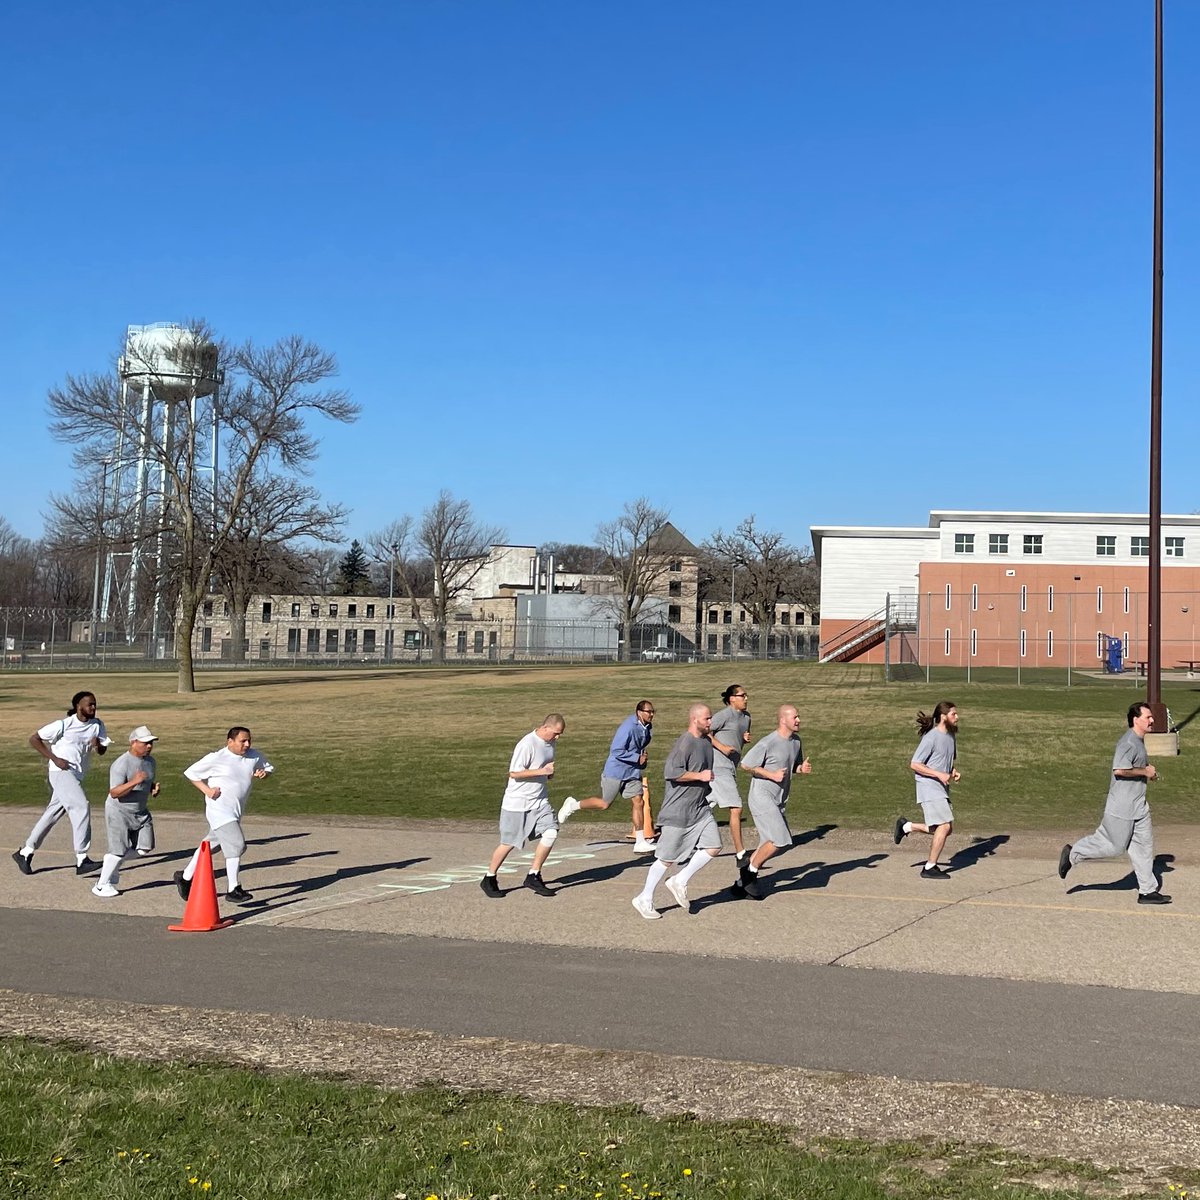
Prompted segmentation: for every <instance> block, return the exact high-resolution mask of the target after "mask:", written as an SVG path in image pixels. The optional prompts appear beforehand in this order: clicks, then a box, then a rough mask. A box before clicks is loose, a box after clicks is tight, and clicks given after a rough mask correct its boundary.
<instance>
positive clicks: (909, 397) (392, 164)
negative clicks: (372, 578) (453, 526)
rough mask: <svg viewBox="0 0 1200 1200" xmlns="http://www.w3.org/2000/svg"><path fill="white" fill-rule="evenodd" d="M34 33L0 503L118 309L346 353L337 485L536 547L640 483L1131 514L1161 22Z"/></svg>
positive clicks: (677, 515) (1199, 232) (318, 475)
mask: <svg viewBox="0 0 1200 1200" xmlns="http://www.w3.org/2000/svg"><path fill="white" fill-rule="evenodd" d="M1167 10H1168V11H1167V30H1166V32H1167V75H1166V99H1167V124H1166V129H1167V169H1166V182H1167V225H1166V230H1167V237H1166V255H1167V258H1166V262H1167V270H1166V309H1165V311H1166V322H1165V344H1166V353H1165V372H1164V428H1165V440H1166V453H1165V459H1164V493H1163V505H1164V509H1165V510H1166V511H1167V512H1188V511H1192V510H1193V509H1196V508H1200V489H1198V488H1196V487H1194V486H1193V483H1192V478H1193V474H1194V471H1193V467H1192V461H1193V459H1194V456H1195V448H1196V446H1197V443H1198V441H1200V437H1198V435H1200V428H1198V426H1200V415H1198V414H1197V405H1196V403H1195V393H1196V385H1197V374H1198V366H1200V364H1198V361H1197V339H1196V336H1195V332H1194V331H1195V329H1196V326H1197V321H1198V319H1200V285H1198V282H1197V281H1198V279H1200V272H1198V269H1197V268H1198V266H1200V228H1198V226H1200V216H1197V213H1198V212H1200V205H1198V204H1197V198H1198V197H1200V179H1198V175H1200V153H1198V150H1200V146H1198V145H1197V129H1196V121H1195V114H1196V113H1197V112H1198V111H1200V96H1198V95H1197V92H1198V91H1200V71H1197V70H1196V69H1195V64H1196V61H1197V58H1198V57H1200V6H1195V5H1184V4H1179V3H1172V2H1171V0H1168V3H1167ZM7 11H8V14H9V15H8V17H7V19H6V21H5V32H6V34H7V36H6V38H5V42H6V46H7V53H6V55H5V59H6V61H5V63H4V70H3V72H0V96H2V97H3V101H4V109H5V111H6V112H7V113H8V114H9V116H10V119H9V121H8V123H7V136H6V138H5V151H4V164H3V166H4V185H3V191H2V194H0V218H2V222H3V225H2V227H3V234H2V235H0V269H2V270H3V276H4V279H5V287H4V288H3V293H2V299H0V304H2V305H3V308H2V311H0V346H2V349H3V352H4V360H5V364H6V369H5V371H4V376H3V382H0V401H2V408H3V414H4V425H3V428H4V443H5V450H6V452H5V454H4V464H5V469H4V472H3V475H2V477H0V512H2V513H3V514H4V515H5V516H6V517H7V518H8V519H9V520H10V522H12V524H13V525H15V526H16V528H17V529H18V530H19V531H20V532H22V533H25V534H27V535H30V536H36V535H38V534H39V533H40V532H41V528H42V523H41V513H42V512H43V511H44V510H45V507H46V498H47V495H48V493H49V492H50V491H52V490H66V489H67V488H69V487H70V485H71V475H70V466H69V448H67V447H63V446H60V445H57V444H55V443H54V442H53V441H52V440H51V439H50V438H49V436H48V435H47V434H46V433H45V432H44V425H45V420H44V418H43V417H42V415H41V414H42V413H43V412H44V405H45V395H46V391H47V389H48V388H49V387H50V386H51V385H53V384H54V383H56V382H58V381H61V380H62V379H63V377H64V376H65V375H66V374H67V373H68V372H72V373H76V372H86V371H91V370H100V369H103V368H104V367H106V365H107V364H108V363H109V362H110V361H111V360H112V359H113V357H114V355H115V353H116V351H117V349H118V347H119V344H120V340H121V337H122V334H123V331H124V329H125V326H126V325H128V324H143V323H150V322H154V321H171V320H186V319H189V318H193V317H204V318H206V319H207V320H209V321H210V322H212V323H213V324H214V325H215V326H216V327H217V328H218V329H219V330H220V331H221V332H222V333H223V334H224V335H225V336H227V337H229V338H231V339H233V340H240V339H242V338H246V337H252V338H254V339H256V340H258V341H269V340H273V339H274V338H277V337H279V336H282V335H285V334H289V333H293V332H298V333H302V334H304V335H306V336H308V337H310V338H312V339H314V340H315V341H317V342H319V343H320V344H321V345H322V346H324V347H325V348H327V349H329V350H331V351H333V352H334V353H335V354H336V355H337V357H338V359H339V362H340V365H341V380H340V382H341V383H342V385H343V386H345V387H346V388H348V389H349V391H350V392H351V394H352V395H353V396H354V398H355V399H356V400H357V401H358V402H359V403H360V404H361V405H362V407H363V414H362V417H361V418H360V420H359V422H358V423H357V424H356V425H354V426H351V427H348V428H342V427H327V428H325V429H323V430H321V431H320V432H321V433H322V435H323V442H322V454H321V459H320V462H319V464H318V466H317V469H316V471H315V473H314V481H315V482H316V484H317V485H318V486H319V487H320V488H321V489H322V491H323V493H324V494H325V496H326V497H327V498H328V499H330V500H337V501H340V502H342V503H344V504H346V505H348V506H350V508H351V509H352V516H351V521H350V525H349V528H348V536H362V535H364V534H366V533H367V532H369V531H370V530H372V529H374V528H377V527H379V526H380V525H382V524H384V523H385V522H386V521H387V520H389V519H391V518H394V517H397V516H399V515H401V514H402V513H405V512H417V511H419V510H420V509H421V508H422V507H424V506H425V505H426V504H428V503H429V501H430V500H432V499H433V498H434V496H435V495H436V494H437V492H438V490H439V489H441V488H443V487H445V488H449V489H450V490H451V491H453V492H454V493H455V494H456V495H458V496H463V497H466V498H468V499H469V500H470V501H471V502H472V504H473V505H474V506H475V508H476V511H477V512H478V514H479V515H480V516H481V517H482V518H484V519H485V520H487V521H488V522H491V523H496V524H499V525H501V526H503V527H504V528H505V529H506V530H507V533H508V535H509V537H510V538H511V540H513V541H517V542H542V541H547V540H562V541H588V540H590V539H591V536H592V533H593V531H594V529H595V526H596V524H597V523H598V522H599V521H601V520H605V519H608V518H610V517H612V516H614V515H615V514H616V513H617V512H619V511H620V508H621V505H622V504H623V503H624V502H625V501H626V500H629V499H632V498H633V497H636V496H638V495H642V494H645V495H647V496H648V497H649V498H650V499H651V500H652V501H654V502H655V503H657V504H660V505H662V506H663V507H665V508H668V509H669V510H670V511H671V514H672V518H673V519H674V520H675V522H676V524H677V525H679V526H680V528H682V529H683V530H684V531H685V532H686V533H688V534H689V535H690V536H691V537H692V538H693V539H694V540H696V541H699V540H701V539H702V538H703V537H705V536H707V535H708V534H709V533H711V531H712V530H713V529H715V528H717V527H724V528H730V527H731V526H733V525H734V524H736V522H737V521H738V520H739V519H740V518H741V517H743V516H745V515H747V514H749V513H755V514H756V515H757V516H758V519H759V522H760V524H761V525H764V526H766V527H768V528H774V529H779V530H782V531H784V532H785V533H786V534H787V535H788V536H789V537H791V538H792V539H793V540H794V541H796V542H798V543H801V544H803V543H807V542H808V540H809V534H808V529H809V526H810V525H811V524H912V523H917V524H923V523H924V522H925V521H926V519H927V515H928V511H929V510H930V509H931V508H981V509H991V508H995V509H1014V508H1015V509H1042V508H1045V509H1068V510H1099V511H1139V510H1140V511H1144V510H1145V508H1146V504H1147V498H1146V497H1147V482H1146V481H1147V468H1146V457H1147V453H1146V451H1147V439H1148V410H1149V368H1150V353H1149V345H1150V281H1151V280H1150V275H1151V272H1150V267H1151V258H1150V255H1151V217H1152V211H1151V197H1152V182H1153V180H1152V141H1151V138H1152V120H1153V3H1152V0H1142V2H1141V3H1135V2H1134V0H1091V2H1090V3H1088V4H1086V5H1084V4H1079V3H1074V2H1070V0H1003V2H998V0H980V2H978V3H971V4H963V3H961V0H956V2H955V3H941V2H933V0H930V2H922V0H913V2H912V3H908V4H897V3H895V0H863V2H861V3H859V4H856V5H833V4H829V3H825V2H822V3H815V2H810V0H788V2H780V3H776V2H774V0H772V2H763V3H749V4H739V5H734V4H730V3H711V2H708V0H690V2H687V3H683V2H678V0H655V2H653V3H646V2H643V3H636V4H635V3H627V2H623V0H545V2H534V0H530V2H527V3H519V2H515V0H470V2H468V0H410V2H406V3H387V4H383V3H381V4H357V3H339V4H337V5H334V4H332V3H329V4H316V3H302V2H301V3H288V4H283V3H275V2H268V3H254V4H245V3H243V4H240V5H236V6H235V5H233V4H228V3H224V2H222V0H214V2H213V3H209V4H206V5H204V6H201V7H199V8H197V7H195V6H183V5H164V6H158V7H154V8H146V7H145V6H140V7H139V6H117V5H108V6H96V5H87V6H84V5H82V4H77V3H73V2H67V3H60V4H58V5H55V6H49V5H41V4H37V5H35V4H30V3H24V4H18V5H17V6H16V7H15V9H14V8H11V7H10V8H9V9H8V10H7Z"/></svg>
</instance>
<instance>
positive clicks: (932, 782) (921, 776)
mask: <svg viewBox="0 0 1200 1200" xmlns="http://www.w3.org/2000/svg"><path fill="white" fill-rule="evenodd" d="M917 732H918V733H919V734H920V735H921V740H920V742H919V743H918V744H917V749H916V751H915V752H914V753H913V756H912V762H910V763H909V769H910V770H911V771H912V773H913V777H914V778H915V779H916V784H917V803H918V804H919V805H920V806H921V812H922V815H923V816H924V817H925V819H924V821H906V820H905V819H904V818H903V817H897V818H896V823H895V825H894V827H893V829H892V839H893V841H895V843H896V845H897V846H898V845H900V843H901V842H902V841H904V839H905V838H906V837H908V835H909V834H910V833H928V834H929V835H930V837H931V841H930V845H929V858H928V859H927V860H926V862H925V866H924V867H923V868H922V870H921V878H922V879H949V878H950V872H949V871H943V870H942V868H941V867H939V866H938V857H939V856H940V855H941V853H942V848H943V847H944V846H945V845H946V839H947V838H948V837H949V836H950V834H951V833H952V832H953V830H954V810H953V809H952V808H951V807H950V785H951V784H952V783H957V782H958V781H959V779H961V778H962V777H961V776H960V775H959V773H958V772H957V771H956V770H955V769H954V759H955V756H956V755H957V753H958V706H957V705H956V704H954V703H953V702H952V701H950V700H939V701H938V704H937V707H936V708H934V710H933V713H932V715H926V714H925V713H923V712H919V713H917Z"/></svg>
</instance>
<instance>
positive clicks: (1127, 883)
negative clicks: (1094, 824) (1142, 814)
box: [1067, 854, 1175, 896]
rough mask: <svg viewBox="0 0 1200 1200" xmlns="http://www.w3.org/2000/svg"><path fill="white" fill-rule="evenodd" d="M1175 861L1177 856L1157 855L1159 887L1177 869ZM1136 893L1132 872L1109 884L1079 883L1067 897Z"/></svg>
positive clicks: (1155, 869) (1134, 878)
mask: <svg viewBox="0 0 1200 1200" xmlns="http://www.w3.org/2000/svg"><path fill="white" fill-rule="evenodd" d="M1174 861H1175V855H1173V854H1156V855H1155V856H1154V878H1155V879H1157V880H1158V886H1159V887H1162V880H1163V876H1164V875H1167V874H1169V873H1170V872H1171V871H1174V870H1175V868H1174V867H1173V866H1171V864H1172V863H1173V862H1174ZM1076 869H1078V868H1076ZM1136 891H1137V876H1136V875H1135V874H1134V873H1133V872H1132V871H1130V872H1129V874H1128V875H1122V876H1121V878H1120V879H1112V880H1110V881H1109V882H1108V883H1077V884H1076V885H1075V886H1074V887H1070V888H1067V895H1068V896H1073V895H1075V893H1076V892H1136Z"/></svg>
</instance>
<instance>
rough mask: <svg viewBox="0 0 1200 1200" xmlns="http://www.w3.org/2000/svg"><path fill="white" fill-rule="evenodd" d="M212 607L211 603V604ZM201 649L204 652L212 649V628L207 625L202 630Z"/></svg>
mask: <svg viewBox="0 0 1200 1200" xmlns="http://www.w3.org/2000/svg"><path fill="white" fill-rule="evenodd" d="M209 607H211V605H210V606H209ZM200 649H201V651H202V652H203V653H206V654H207V653H208V651H209V650H211V649H212V628H211V626H208V625H205V627H204V628H203V629H202V630H201V631H200Z"/></svg>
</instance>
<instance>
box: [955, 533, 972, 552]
mask: <svg viewBox="0 0 1200 1200" xmlns="http://www.w3.org/2000/svg"><path fill="white" fill-rule="evenodd" d="M954 553H955V554H974V553H975V535H974V534H973V533H956V534H955V535H954Z"/></svg>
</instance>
